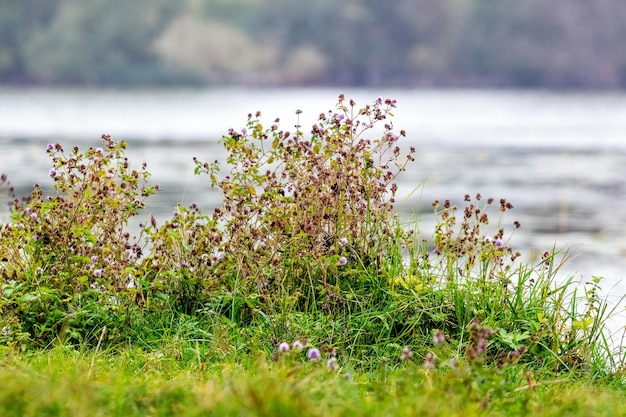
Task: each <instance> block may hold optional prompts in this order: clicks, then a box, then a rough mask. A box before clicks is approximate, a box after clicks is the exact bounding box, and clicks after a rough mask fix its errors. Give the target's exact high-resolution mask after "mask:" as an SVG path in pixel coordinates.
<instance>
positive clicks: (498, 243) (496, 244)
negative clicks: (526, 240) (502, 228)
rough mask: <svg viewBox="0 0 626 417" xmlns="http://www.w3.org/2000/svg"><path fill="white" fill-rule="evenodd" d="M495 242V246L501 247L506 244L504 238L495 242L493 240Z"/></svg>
mask: <svg viewBox="0 0 626 417" xmlns="http://www.w3.org/2000/svg"><path fill="white" fill-rule="evenodd" d="M493 244H494V245H495V247H497V248H501V247H503V246H504V242H503V241H502V239H496V241H495V242H493Z"/></svg>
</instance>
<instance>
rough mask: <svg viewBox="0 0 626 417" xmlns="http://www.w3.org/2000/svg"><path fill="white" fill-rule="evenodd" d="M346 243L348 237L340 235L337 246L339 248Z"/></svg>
mask: <svg viewBox="0 0 626 417" xmlns="http://www.w3.org/2000/svg"><path fill="white" fill-rule="evenodd" d="M347 244H348V239H346V238H345V237H342V238H341V239H339V247H340V248H342V247H344V246H346V245H347Z"/></svg>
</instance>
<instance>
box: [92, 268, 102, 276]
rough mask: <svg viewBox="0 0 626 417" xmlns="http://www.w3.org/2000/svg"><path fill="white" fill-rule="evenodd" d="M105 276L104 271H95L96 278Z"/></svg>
mask: <svg viewBox="0 0 626 417" xmlns="http://www.w3.org/2000/svg"><path fill="white" fill-rule="evenodd" d="M102 275H104V269H94V271H93V276H94V277H96V278H100V277H102Z"/></svg>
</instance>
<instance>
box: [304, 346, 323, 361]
mask: <svg viewBox="0 0 626 417" xmlns="http://www.w3.org/2000/svg"><path fill="white" fill-rule="evenodd" d="M306 356H307V358H309V359H310V360H312V361H316V360H318V359H319V358H320V356H321V355H320V351H319V350H318V349H316V348H311V349H309V352H308V353H307V355H306Z"/></svg>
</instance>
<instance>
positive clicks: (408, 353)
mask: <svg viewBox="0 0 626 417" xmlns="http://www.w3.org/2000/svg"><path fill="white" fill-rule="evenodd" d="M411 356H413V352H411V349H409V347H408V346H405V347H404V348H403V349H402V354H401V355H400V359H401V360H403V361H406V360H408V359H410V358H411Z"/></svg>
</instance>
